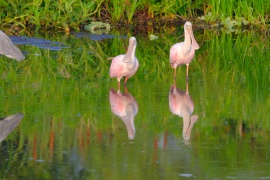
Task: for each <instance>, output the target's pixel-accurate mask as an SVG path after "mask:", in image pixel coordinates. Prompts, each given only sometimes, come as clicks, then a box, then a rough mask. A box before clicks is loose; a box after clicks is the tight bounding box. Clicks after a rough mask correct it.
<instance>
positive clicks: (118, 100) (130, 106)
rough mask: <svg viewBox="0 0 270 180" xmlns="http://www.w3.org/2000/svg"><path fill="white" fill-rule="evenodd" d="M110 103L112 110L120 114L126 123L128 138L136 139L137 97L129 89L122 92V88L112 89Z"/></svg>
mask: <svg viewBox="0 0 270 180" xmlns="http://www.w3.org/2000/svg"><path fill="white" fill-rule="evenodd" d="M110 104H111V110H112V112H113V113H114V114H115V115H117V116H119V117H120V118H121V119H122V121H123V122H124V123H125V125H126V128H127V132H128V138H129V139H134V137H135V126H134V117H135V115H136V114H137V112H138V104H137V101H136V99H135V98H134V97H133V96H132V95H131V94H130V93H129V92H128V91H127V89H126V88H125V92H124V93H121V92H120V90H118V91H116V90H114V89H111V90H110Z"/></svg>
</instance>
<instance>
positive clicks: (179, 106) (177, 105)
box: [169, 84, 198, 140]
mask: <svg viewBox="0 0 270 180" xmlns="http://www.w3.org/2000/svg"><path fill="white" fill-rule="evenodd" d="M169 107H170V110H171V112H172V113H173V114H176V115H178V116H179V117H182V118H183V132H182V136H183V138H184V140H190V134H191V130H192V127H193V125H194V123H195V122H196V121H197V119H198V116H197V115H193V116H191V114H192V113H193V110H194V102H193V100H192V98H191V96H190V95H189V94H188V84H187V87H186V91H182V90H180V89H178V88H177V87H176V85H175V84H173V85H172V86H171V88H170V92H169Z"/></svg>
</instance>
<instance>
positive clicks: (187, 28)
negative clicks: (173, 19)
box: [184, 21, 200, 49]
mask: <svg viewBox="0 0 270 180" xmlns="http://www.w3.org/2000/svg"><path fill="white" fill-rule="evenodd" d="M184 29H185V32H187V33H188V36H189V38H191V41H192V42H191V45H192V47H193V48H194V49H199V48H200V46H199V45H198V43H197V41H196V40H195V38H194V35H193V30H192V24H191V22H188V21H187V22H186V23H185V25H184Z"/></svg>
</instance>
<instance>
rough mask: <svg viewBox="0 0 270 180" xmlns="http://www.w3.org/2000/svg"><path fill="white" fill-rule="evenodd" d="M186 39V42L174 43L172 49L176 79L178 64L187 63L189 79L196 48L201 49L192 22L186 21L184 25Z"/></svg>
mask: <svg viewBox="0 0 270 180" xmlns="http://www.w3.org/2000/svg"><path fill="white" fill-rule="evenodd" d="M184 32H185V40H184V42H180V43H176V44H174V45H173V46H172V47H171V49H170V64H171V66H172V68H174V79H176V68H177V66H181V65H186V67H187V70H186V78H187V79H188V66H189V63H190V62H191V61H192V59H193V58H194V55H195V50H196V49H199V45H198V43H197V42H196V40H195V38H194V35H193V31H192V24H191V23H190V22H186V23H185V25H184Z"/></svg>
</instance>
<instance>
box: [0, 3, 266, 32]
mask: <svg viewBox="0 0 270 180" xmlns="http://www.w3.org/2000/svg"><path fill="white" fill-rule="evenodd" d="M0 8H1V10H2V11H1V12H0V22H1V26H4V27H9V26H10V25H14V26H13V27H20V28H56V29H62V30H64V31H69V30H70V29H75V30H79V29H80V28H82V25H85V24H88V23H90V22H91V21H98V20H99V21H103V22H109V23H110V24H112V25H115V26H123V25H133V26H134V25H135V26H150V27H156V26H157V25H166V24H174V23H175V22H179V21H184V20H191V19H192V21H201V24H204V25H206V24H208V25H211V26H220V25H221V26H224V27H227V28H232V27H234V26H236V27H239V26H247V25H249V26H256V27H259V28H261V29H267V28H268V27H269V12H270V1H269V0H260V1H258V0H239V1H234V0H228V1H227V0H226V1H225V0H223V1H216V0H210V1H206V0H199V1H190V0H134V1H131V0H111V1H104V0H92V1H81V0H73V1H70V0H59V1H54V0H33V1H27V0H9V1H1V2H0Z"/></svg>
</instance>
